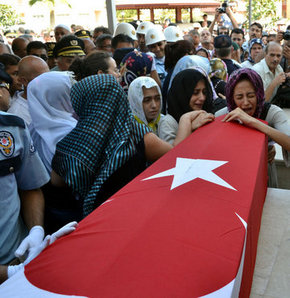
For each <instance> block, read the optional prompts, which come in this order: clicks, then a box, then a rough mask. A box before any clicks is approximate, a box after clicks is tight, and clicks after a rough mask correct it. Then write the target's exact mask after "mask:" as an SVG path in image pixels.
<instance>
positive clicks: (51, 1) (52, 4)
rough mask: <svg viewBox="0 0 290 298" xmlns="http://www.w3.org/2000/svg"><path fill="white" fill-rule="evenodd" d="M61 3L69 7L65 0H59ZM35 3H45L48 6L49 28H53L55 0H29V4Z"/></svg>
mask: <svg viewBox="0 0 290 298" xmlns="http://www.w3.org/2000/svg"><path fill="white" fill-rule="evenodd" d="M60 1H61V2H62V3H65V4H66V5H67V6H68V7H69V8H71V5H70V4H69V3H68V2H67V1H66V0H60ZM36 3H46V4H47V5H48V6H49V9H50V11H49V20H50V28H54V26H55V13H54V10H55V0H29V5H30V6H32V5H34V4H36Z"/></svg>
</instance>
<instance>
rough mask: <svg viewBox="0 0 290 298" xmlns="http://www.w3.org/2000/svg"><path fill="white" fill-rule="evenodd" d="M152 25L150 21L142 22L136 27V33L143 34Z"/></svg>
mask: <svg viewBox="0 0 290 298" xmlns="http://www.w3.org/2000/svg"><path fill="white" fill-rule="evenodd" d="M153 27H154V24H153V23H151V22H142V23H141V24H139V26H138V27H137V33H139V34H144V35H145V34H146V33H147V31H148V30H149V29H151V28H153Z"/></svg>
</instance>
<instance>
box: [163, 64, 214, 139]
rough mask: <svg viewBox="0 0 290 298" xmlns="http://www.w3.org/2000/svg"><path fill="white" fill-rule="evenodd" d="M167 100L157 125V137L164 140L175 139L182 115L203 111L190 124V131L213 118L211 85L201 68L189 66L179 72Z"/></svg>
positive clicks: (188, 115) (186, 115)
mask: <svg viewBox="0 0 290 298" xmlns="http://www.w3.org/2000/svg"><path fill="white" fill-rule="evenodd" d="M167 101H168V102H167V104H168V114H167V115H166V116H165V117H163V118H162V119H161V121H160V124H159V127H158V135H159V137H160V138H161V139H163V140H164V141H166V142H169V143H172V142H173V141H174V140H175V138H176V134H177V131H178V129H179V123H180V120H181V119H182V117H190V116H191V115H195V113H196V112H197V111H200V112H201V111H203V112H202V114H201V115H200V118H199V121H198V122H196V121H195V122H194V125H192V127H191V132H192V131H194V130H195V129H197V128H198V127H200V126H202V125H204V124H206V123H208V122H211V121H213V120H214V116H213V114H212V113H213V111H214V110H213V109H214V104H213V91H212V86H211V84H210V82H209V80H208V77H207V76H206V75H205V73H204V72H203V71H202V69H200V70H197V69H193V68H189V69H185V70H182V71H181V72H179V73H178V74H177V75H176V76H175V78H174V79H173V82H172V85H171V88H170V90H169V93H168V98H167Z"/></svg>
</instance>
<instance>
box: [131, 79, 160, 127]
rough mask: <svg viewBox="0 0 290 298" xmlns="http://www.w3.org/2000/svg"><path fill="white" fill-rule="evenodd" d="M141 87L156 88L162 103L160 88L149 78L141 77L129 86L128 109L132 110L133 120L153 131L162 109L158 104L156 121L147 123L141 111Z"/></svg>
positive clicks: (142, 95) (142, 96)
mask: <svg viewBox="0 0 290 298" xmlns="http://www.w3.org/2000/svg"><path fill="white" fill-rule="evenodd" d="M143 86H144V87H145V88H147V89H149V88H153V87H156V88H157V90H158V93H159V95H160V102H161V103H162V95H161V91H160V88H159V86H158V84H157V83H156V81H155V80H153V79H152V78H150V77H143V76H142V77H138V78H136V79H135V80H133V81H132V83H131V84H130V86H129V89H128V100H129V104H130V108H131V110H132V113H133V115H134V117H135V119H136V120H137V121H138V122H140V123H144V124H146V125H147V126H149V127H151V128H152V129H153V130H155V129H154V127H155V126H156V124H157V123H156V122H158V120H159V119H160V112H161V109H162V104H160V110H159V114H158V117H157V118H156V119H154V121H152V122H150V123H148V121H147V119H146V116H145V113H144V110H143V98H144V94H143V88H142V87H143Z"/></svg>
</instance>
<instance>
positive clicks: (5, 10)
mask: <svg viewBox="0 0 290 298" xmlns="http://www.w3.org/2000/svg"><path fill="white" fill-rule="evenodd" d="M19 23H20V18H19V16H18V15H17V13H16V11H15V10H13V9H12V7H11V6H10V5H5V4H0V24H1V26H2V27H3V29H7V28H8V27H11V26H13V25H16V24H19Z"/></svg>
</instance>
